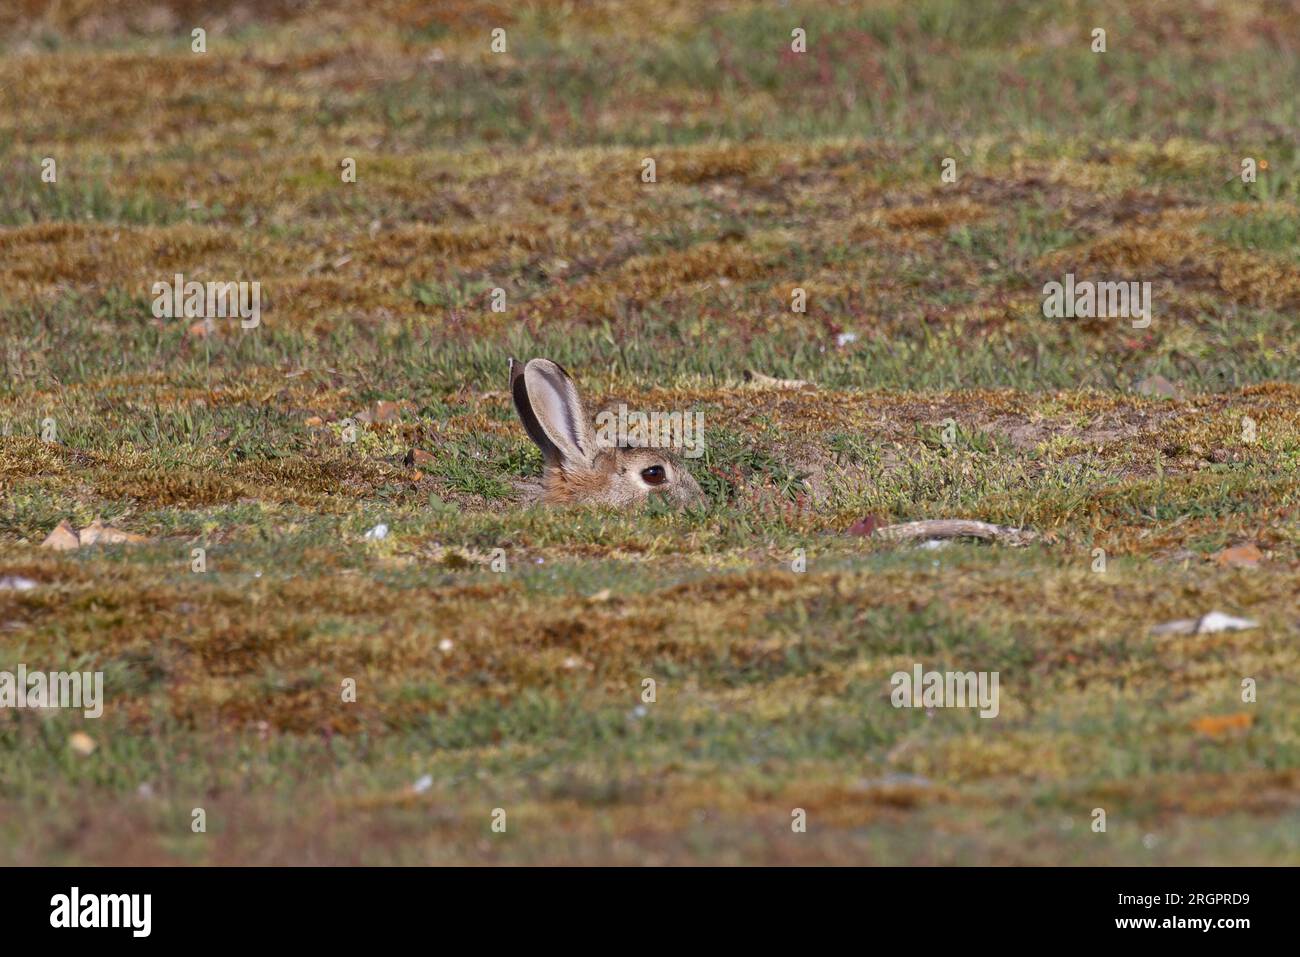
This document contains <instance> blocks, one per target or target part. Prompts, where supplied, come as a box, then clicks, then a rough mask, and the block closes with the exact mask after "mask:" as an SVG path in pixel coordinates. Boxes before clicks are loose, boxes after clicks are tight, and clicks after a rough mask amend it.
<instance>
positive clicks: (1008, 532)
mask: <svg viewBox="0 0 1300 957" xmlns="http://www.w3.org/2000/svg"><path fill="white" fill-rule="evenodd" d="M871 534H872V537H873V538H883V539H886V540H888V541H891V542H913V541H917V540H926V541H928V540H931V539H948V538H978V539H980V540H981V541H985V542H1000V543H1001V544H1003V545H1012V546H1016V547H1019V546H1023V545H1028V544H1030V543H1031V542H1035V541H1038V537H1039V536H1038V533H1037V532H1035V531H1033V530H1032V529H1028V528H1013V527H1011V526H1009V525H993V524H992V523H990V522H976V521H972V520H970V519H965V518H934V519H926V520H924V521H920V522H904V523H903V524H901V525H886V526H885V527H884V528H878V529H876V530H875V531H874V532H872V533H871Z"/></svg>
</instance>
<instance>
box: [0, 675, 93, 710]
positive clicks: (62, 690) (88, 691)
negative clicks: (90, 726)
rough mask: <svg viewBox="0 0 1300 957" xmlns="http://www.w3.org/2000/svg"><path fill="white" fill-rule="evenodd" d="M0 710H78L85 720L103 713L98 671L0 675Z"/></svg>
mask: <svg viewBox="0 0 1300 957" xmlns="http://www.w3.org/2000/svg"><path fill="white" fill-rule="evenodd" d="M0 708H81V709H82V713H83V714H85V716H86V717H87V718H98V717H99V716H100V715H102V714H103V713H104V673H103V672H102V671H49V672H46V671H30V672H29V671H28V670H27V666H26V665H19V666H18V671H17V672H16V673H15V672H12V671H0Z"/></svg>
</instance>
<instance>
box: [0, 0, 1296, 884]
mask: <svg viewBox="0 0 1300 957" xmlns="http://www.w3.org/2000/svg"><path fill="white" fill-rule="evenodd" d="M106 6H107V7H109V8H110V9H109V10H108V11H106V10H105V9H104V7H106ZM361 8H364V9H361ZM254 11H255V12H254ZM196 27H198V28H203V29H204V30H205V31H206V52H202V53H197V52H194V51H193V49H192V39H191V30H192V29H194V28H196ZM796 27H799V28H802V29H804V30H806V32H807V52H805V53H795V52H793V51H792V50H791V42H792V40H791V31H792V29H794V28H796ZM1096 27H1101V28H1104V29H1105V30H1106V43H1107V49H1106V52H1104V53H1094V52H1093V51H1092V49H1091V44H1092V42H1093V41H1092V39H1091V35H1092V30H1093V29H1094V28H1096ZM495 28H502V29H504V30H505V31H506V34H505V36H506V44H507V48H506V51H505V52H503V53H494V52H493V51H492V49H491V43H492V30H493V29H495ZM1297 89H1300V5H1298V4H1297V3H1296V2H1295V0H1289V2H1277V0H1241V2H1236V3H1231V4H1227V3H1220V4H1210V3H1190V2H1189V3H1170V2H1152V3H1143V4H1128V3H1122V2H1096V3H1075V2H1061V3H1050V4H1045V3H1044V4H1039V3H1029V2H1006V3H991V2H969V0H905V2H899V3H888V2H874V3H858V2H846V3H840V4H834V5H832V4H816V5H813V4H809V5H800V4H798V3H791V4H789V5H788V6H785V5H780V4H776V3H766V4H758V3H744V2H734V3H723V2H685V0H659V2H655V3H652V4H646V3H632V2H626V3H625V2H610V3H600V4H590V5H589V4H575V3H559V2H527V3H518V4H514V3H511V4H507V3H492V2H478V0H454V2H451V0H449V2H444V3H437V4H429V3H418V2H414V0H379V2H375V3H370V4H354V3H344V2H342V0H338V2H333V0H326V2H318V3H305V2H289V0H284V2H275V0H272V2H267V3H260V4H236V3H233V2H225V0H215V2H208V3H201V2H197V0H195V2H189V0H173V2H161V0H152V2H135V0H123V2H120V3H115V4H112V5H101V4H95V3H90V2H85V3H80V2H64V3H58V4H56V3H53V2H47V0H16V2H14V3H9V4H6V5H5V9H4V11H3V12H0V354H2V355H3V362H4V367H5V368H4V376H3V380H2V383H0V430H2V431H3V435H2V436H0V671H6V670H7V671H13V670H14V669H16V667H17V666H18V665H19V664H20V663H24V664H26V666H27V667H28V668H29V669H31V670H36V669H42V670H72V669H76V670H84V671H101V672H103V675H104V687H105V698H106V704H105V709H104V714H103V716H102V717H101V718H98V719H87V718H85V717H83V715H82V713H81V712H80V711H72V710H59V711H31V710H26V711H24V710H18V709H13V708H5V709H0V863H4V864H49V863H54V864H62V863H94V864H107V863H118V864H141V863H148V864H152V863H167V862H173V863H193V864H235V863H240V864H244V863H254V864H256V863H276V864H279V863H310V864H318V863H319V864H323V863H402V864H425V863H432V864H439V863H457V864H466V863H625V864H654V863H671V864H678V863H727V864H731V863H834V864H849V863H869V864H934V863H962V864H973V863H996V864H1004V863H1029V864H1061V863H1084V864H1133V863H1137V864H1147V863H1150V864H1162V863H1175V862H1176V863H1191V864H1210V863H1228V864H1294V863H1295V862H1296V861H1297V860H1298V859H1300V522H1298V518H1300V322H1298V320H1297V311H1298V310H1300V231H1298V226H1297V224H1298V223H1300V219H1298V218H1297V213H1298V205H1300V151H1298V149H1297V142H1300V140H1298V136H1300V115H1298V112H1300V100H1298V99H1297V98H1296V96H1295V91H1296V90H1297ZM47 158H49V159H53V160H54V161H55V165H54V169H55V170H56V177H57V178H56V180H55V181H54V182H46V181H44V180H43V178H42V172H43V169H44V168H45V166H44V165H43V161H44V160H45V159H47ZM647 158H649V159H653V160H654V163H655V182H645V181H644V180H643V169H644V166H643V160H645V159H647ZM946 158H950V159H953V160H955V167H954V169H955V172H956V181H955V182H945V181H944V179H943V178H942V177H941V170H942V168H943V165H944V160H945V159H946ZM1246 158H1250V159H1252V160H1254V161H1255V164H1256V167H1257V170H1258V173H1257V177H1256V180H1255V181H1254V182H1243V180H1242V175H1241V172H1242V162H1243V160H1244V159H1246ZM347 159H351V160H353V161H355V170H356V176H355V182H345V181H344V176H343V167H344V161H345V160H347ZM176 273H182V274H184V276H185V277H186V279H192V280H198V281H201V282H206V281H209V280H212V281H227V280H229V281H240V280H246V281H257V282H260V283H261V289H262V295H263V302H262V305H263V314H262V316H261V322H260V324H259V325H257V326H256V327H254V328H242V327H241V325H240V323H239V322H238V320H229V319H219V320H216V322H215V324H214V326H213V328H211V329H210V330H209V329H207V328H206V327H204V326H203V324H202V323H201V322H196V321H195V320H193V319H185V318H157V317H156V316H155V314H154V311H153V308H152V305H153V301H154V295H153V293H152V292H151V289H152V287H153V284H154V283H157V282H167V283H170V282H171V281H172V277H173V275H174V274H176ZM1066 274H1074V275H1076V276H1077V277H1078V278H1080V279H1084V278H1092V279H1097V280H1112V279H1113V280H1134V281H1142V282H1150V283H1151V284H1152V302H1153V310H1152V321H1151V323H1150V325H1149V327H1147V328H1135V327H1134V326H1133V324H1132V322H1130V320H1129V319H1126V318H1107V319H1073V320H1071V319H1047V318H1045V317H1044V314H1043V308H1042V306H1043V286H1044V284H1045V283H1047V282H1050V281H1061V280H1062V279H1063V277H1065V276H1066ZM795 289H803V290H804V291H805V293H806V295H807V308H806V311H804V312H797V311H793V310H792V307H791V303H792V294H793V292H794V290H795ZM494 290H502V294H498V295H503V297H504V303H505V308H504V310H502V311H494V310H493V308H492V307H493V303H494V292H493V291H494ZM511 355H514V356H518V357H521V358H528V357H531V356H538V355H541V356H549V357H550V358H553V359H555V360H556V361H558V362H560V363H562V364H563V365H564V366H565V367H566V368H568V369H569V371H570V372H572V373H573V374H574V376H575V377H576V378H577V380H578V382H579V384H580V385H581V386H582V388H583V390H584V393H585V394H586V395H587V397H588V400H589V403H590V404H591V405H592V406H593V408H600V407H614V406H617V405H618V404H619V403H626V404H627V405H628V406H630V407H634V408H644V409H665V410H672V409H679V410H680V409H692V410H701V411H702V412H703V416H704V424H705V441H706V451H705V454H704V455H703V456H702V457H700V458H698V459H694V460H692V461H690V463H689V468H690V469H691V471H692V473H693V474H694V475H695V477H696V478H697V480H698V481H699V483H700V485H701V486H702V487H703V489H704V491H705V492H706V493H707V494H708V496H709V503H708V505H707V506H706V507H703V508H698V509H694V510H690V511H685V512H674V511H671V510H668V509H664V508H659V507H653V506H652V507H648V508H645V509H642V510H639V511H635V512H630V513H620V512H614V511H608V510H601V509H597V508H580V509H566V510H556V509H547V508H543V507H539V506H527V505H525V504H523V503H522V502H521V501H520V499H519V496H518V493H517V491H516V484H517V483H519V482H521V481H524V480H527V479H531V478H535V477H536V476H537V475H538V473H539V472H540V469H541V457H540V455H539V453H538V452H537V450H536V449H535V447H534V446H533V445H532V444H531V443H530V442H529V441H528V439H527V436H526V434H525V432H524V430H523V428H522V427H521V425H520V423H519V421H518V418H517V417H516V414H515V411H514V409H513V407H512V405H511V402H510V398H509V394H508V392H507V375H506V359H507V357H508V356H511ZM747 371H755V372H758V373H761V374H762V375H766V376H770V377H776V378H785V379H800V380H806V381H808V382H810V383H813V384H814V385H815V388H809V389H804V390H798V391H787V390H772V389H764V388H761V387H758V386H757V385H756V384H755V383H754V382H747V381H746V378H745V373H746V372H747ZM349 420H350V422H349ZM366 420H369V421H366ZM352 423H355V428H356V433H355V441H349V439H350V438H352V437H353V435H352V434H351V433H350V432H349V430H348V427H349V425H350V424H352ZM417 451H418V453H419V454H418V455H416V454H414V453H416V452H417ZM867 517H872V518H874V519H876V520H878V521H880V522H891V521H894V522H903V521H911V520H914V519H922V518H941V517H964V518H976V519H982V520H986V521H991V522H998V523H1003V524H1012V525H1018V526H1027V527H1030V528H1033V529H1035V530H1037V531H1039V532H1040V533H1042V535H1043V540H1042V542H1041V543H1040V544H1037V545H1034V546H1031V547H1029V548H1023V549H1019V548H1017V549H1013V548H1007V547H1002V546H996V545H993V546H990V545H978V544H973V543H972V544H953V545H951V546H950V547H948V548H945V549H940V550H927V549H921V548H915V547H907V546H901V545H897V544H890V543H888V542H882V541H880V540H878V539H874V538H868V537H863V536H861V535H856V534H850V529H851V528H852V527H853V526H854V525H855V523H858V522H860V521H861V520H863V519H864V518H867ZM96 518H100V519H102V520H103V521H104V522H106V523H108V524H111V525H113V526H115V527H117V528H119V529H122V530H125V531H127V532H130V533H132V534H134V535H137V536H140V537H141V538H143V541H140V542H136V543H132V544H107V545H90V546H85V547H81V548H78V549H75V550H69V551H55V550H52V549H49V548H42V547H41V543H42V541H43V540H44V539H45V538H46V536H47V535H48V534H49V533H50V531H51V530H52V529H54V528H55V526H57V525H58V524H59V522H61V521H63V520H67V521H68V522H69V523H70V524H71V525H73V526H75V527H77V528H81V527H83V526H86V525H88V524H89V523H90V522H91V521H92V520H94V519H96ZM379 524H384V525H386V526H388V528H389V533H388V535H387V536H386V537H384V538H382V539H376V538H374V537H370V538H367V537H366V533H367V531H368V530H370V529H372V528H374V527H375V526H377V525H379ZM1251 546H1254V548H1251ZM195 549H203V550H204V551H203V556H204V562H205V565H206V569H205V570H204V571H202V572H196V571H194V562H195V552H194V550H195ZM1098 549H1100V550H1102V553H1104V555H1102V554H1100V553H1098V552H1097V550H1098ZM801 557H802V561H803V563H805V564H804V565H803V566H802V567H804V570H803V571H795V570H794V568H795V567H796V566H797V565H798V564H799V559H800V558H801ZM494 558H496V559H497V561H496V562H495V566H496V567H495V568H494V562H493V559H494ZM1103 558H1104V566H1105V568H1104V571H1098V570H1097V569H1098V568H1100V567H1101V566H1100V562H1101V560H1102V559H1103ZM501 560H504V569H503V570H501ZM19 579H25V580H26V581H27V583H29V585H30V586H31V587H18V586H17V585H16V584H15V582H16V581H17V580H19ZM1215 610H1217V611H1221V612H1225V613H1228V614H1232V615H1238V616H1244V617H1247V618H1250V619H1253V620H1255V621H1256V622H1258V627H1255V628H1252V629H1249V630H1244V631H1231V632H1219V633H1213V634H1199V635H1182V636H1178V635H1152V634H1151V633H1150V630H1151V628H1152V626H1154V625H1157V624H1159V623H1162V622H1167V621H1170V620H1173V619H1184V618H1195V617H1197V616H1200V615H1202V614H1205V613H1207V612H1210V611H1215ZM917 663H919V664H921V665H923V666H924V667H925V668H926V669H927V670H929V669H934V670H940V671H943V670H954V671H967V670H975V671H990V672H992V671H996V672H998V673H999V675H1000V688H1001V706H1000V712H999V714H998V716H997V717H996V718H994V719H982V718H980V717H978V716H977V714H976V713H975V712H974V711H973V710H959V709H932V710H929V711H927V710H924V709H898V708H894V707H893V706H892V705H891V700H890V692H891V686H890V676H891V675H892V674H893V673H894V672H896V671H906V672H910V671H911V670H912V668H913V665H914V664H917ZM646 679H653V680H654V682H655V689H656V697H655V700H654V701H653V702H649V703H647V702H645V701H643V698H642V694H643V688H644V685H643V682H644V681H645V680H646ZM1244 679H1251V680H1252V681H1253V682H1254V683H1255V687H1256V689H1257V697H1256V700H1254V701H1243V691H1242V687H1243V685H1242V683H1243V680H1244ZM352 685H354V686H355V700H354V701H353V700H344V699H345V697H347V695H345V693H344V689H345V688H346V687H351V686H352ZM86 735H88V736H89V739H90V740H89V741H88V740H86V737H85V736H86ZM92 746H93V747H92ZM195 809H202V810H203V812H204V818H205V825H206V830H204V831H201V832H196V831H195V830H194V825H193V822H194V812H195ZM497 809H500V810H501V811H504V812H505V819H506V821H507V826H506V829H505V831H504V833H503V832H500V831H498V830H494V829H493V826H492V825H493V820H494V811H496V810H497ZM795 809H803V810H804V811H805V812H806V816H807V830H806V832H796V831H795V830H793V829H792V812H794V810H795ZM1094 809H1102V810H1104V811H1105V813H1106V830H1105V831H1104V832H1102V833H1098V832H1097V831H1095V830H1094V828H1093V822H1094ZM498 818H499V815H498Z"/></svg>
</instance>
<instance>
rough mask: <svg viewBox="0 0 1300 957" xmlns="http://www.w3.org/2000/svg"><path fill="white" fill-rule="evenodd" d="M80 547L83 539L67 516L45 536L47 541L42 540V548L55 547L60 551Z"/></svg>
mask: <svg viewBox="0 0 1300 957" xmlns="http://www.w3.org/2000/svg"><path fill="white" fill-rule="evenodd" d="M80 547H81V540H80V539H79V538H78V537H77V531H76V529H74V528H73V527H72V525H71V524H70V523H69V522H68V520H67V519H66V518H65V519H64V520H63V521H61V522H59V524H58V525H55V526H54V530H53V531H52V532H50V534H49V535H47V536H45V541H43V542H41V548H53V549H54V550H56V551H60V552H62V551H68V550H70V549H73V548H80Z"/></svg>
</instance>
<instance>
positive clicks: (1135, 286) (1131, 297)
mask: <svg viewBox="0 0 1300 957" xmlns="http://www.w3.org/2000/svg"><path fill="white" fill-rule="evenodd" d="M1043 315H1044V316H1045V317H1046V318H1048V319H1132V320H1133V328H1134V329H1145V328H1146V327H1147V326H1149V325H1151V283H1150V282H1136V281H1132V282H1093V281H1092V280H1090V279H1085V280H1082V281H1080V282H1075V279H1074V273H1067V274H1066V276H1065V282H1063V283H1060V282H1056V281H1055V280H1053V281H1052V282H1049V283H1047V284H1046V285H1045V286H1043Z"/></svg>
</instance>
